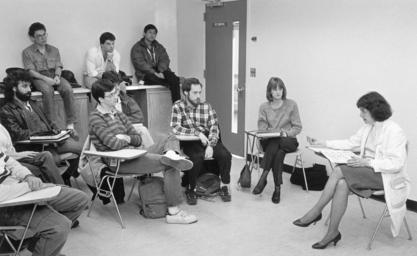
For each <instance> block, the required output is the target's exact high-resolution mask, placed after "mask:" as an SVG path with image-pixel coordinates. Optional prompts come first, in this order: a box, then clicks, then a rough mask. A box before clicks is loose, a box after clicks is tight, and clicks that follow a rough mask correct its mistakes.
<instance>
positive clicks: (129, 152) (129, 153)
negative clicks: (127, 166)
mask: <svg viewBox="0 0 417 256" xmlns="http://www.w3.org/2000/svg"><path fill="white" fill-rule="evenodd" d="M84 154H85V155H90V156H99V157H109V158H116V159H123V160H130V159H134V158H137V157H140V156H142V155H144V154H146V150H142V149H121V150H117V151H90V150H86V151H84Z"/></svg>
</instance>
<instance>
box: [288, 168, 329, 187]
mask: <svg viewBox="0 0 417 256" xmlns="http://www.w3.org/2000/svg"><path fill="white" fill-rule="evenodd" d="M291 168H292V167H291ZM305 172H306V179H307V184H308V189H309V190H316V191H320V190H323V189H324V186H325V185H326V182H327V180H328V179H329V176H327V171H326V166H324V165H321V164H314V165H313V167H309V168H305ZM290 181H291V183H292V184H295V185H300V186H302V188H303V189H304V190H306V186H305V183H304V175H303V169H301V168H295V171H294V172H293V173H292V174H291V178H290Z"/></svg>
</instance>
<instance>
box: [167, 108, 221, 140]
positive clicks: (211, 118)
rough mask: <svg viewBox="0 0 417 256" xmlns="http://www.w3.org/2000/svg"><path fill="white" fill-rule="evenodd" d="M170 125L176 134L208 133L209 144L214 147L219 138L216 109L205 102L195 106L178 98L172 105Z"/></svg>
mask: <svg viewBox="0 0 417 256" xmlns="http://www.w3.org/2000/svg"><path fill="white" fill-rule="evenodd" d="M170 125H171V127H172V128H173V131H174V133H175V134H178V135H198V134H199V133H200V132H202V133H204V134H206V135H207V134H208V140H209V142H210V146H212V147H214V146H215V145H216V144H217V141H218V139H219V125H218V121H217V114H216V111H214V109H213V108H212V107H211V105H210V104H209V103H207V102H203V103H200V104H198V105H197V106H196V107H194V106H192V105H188V104H187V103H186V102H185V101H184V100H179V101H177V102H175V103H174V105H173V106H172V115H171V124H170Z"/></svg>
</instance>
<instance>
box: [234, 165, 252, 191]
mask: <svg viewBox="0 0 417 256" xmlns="http://www.w3.org/2000/svg"><path fill="white" fill-rule="evenodd" d="M251 178H252V172H251V170H250V168H249V165H248V164H247V163H246V164H245V166H243V168H242V171H241V172H240V177H239V180H238V182H237V183H238V184H239V185H240V186H241V187H242V188H250V186H251Z"/></svg>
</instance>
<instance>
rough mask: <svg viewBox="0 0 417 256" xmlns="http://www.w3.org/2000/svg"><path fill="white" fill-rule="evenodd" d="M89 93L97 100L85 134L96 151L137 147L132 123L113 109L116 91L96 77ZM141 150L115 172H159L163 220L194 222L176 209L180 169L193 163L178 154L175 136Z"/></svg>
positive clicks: (107, 82) (183, 169) (115, 101)
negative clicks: (142, 152)
mask: <svg viewBox="0 0 417 256" xmlns="http://www.w3.org/2000/svg"><path fill="white" fill-rule="evenodd" d="M91 93H92V95H93V97H94V99H95V100H96V101H97V102H98V105H97V108H96V109H95V110H94V111H93V112H92V113H91V115H90V124H89V126H90V128H89V133H90V137H91V141H92V142H93V144H94V146H95V148H96V149H97V150H98V151H112V150H120V149H123V148H130V147H139V146H141V143H142V139H141V136H140V135H139V133H138V132H137V131H136V130H135V128H133V126H132V123H131V122H130V121H129V119H128V118H127V117H126V115H125V114H123V113H122V112H119V111H117V110H116V109H115V107H116V103H117V94H118V92H117V90H116V88H115V87H114V84H113V83H112V82H111V81H110V80H106V79H99V80H97V81H96V82H94V83H93V86H92V88H91ZM145 149H146V150H147V153H146V154H145V155H143V156H141V157H139V158H136V159H132V160H128V161H125V162H122V163H121V164H120V169H119V172H120V173H137V174H146V173H157V172H163V174H164V191H165V196H166V199H167V203H168V214H167V215H166V221H167V222H168V223H172V224H190V223H194V222H197V218H196V216H194V215H191V214H188V213H186V212H185V211H183V210H180V209H179V208H178V205H179V204H180V203H181V201H182V192H181V185H180V172H181V171H185V170H188V169H190V168H192V166H193V164H192V162H191V161H189V160H186V159H185V158H184V157H182V156H180V155H179V154H178V152H180V148H179V142H178V140H177V139H176V137H175V136H173V135H169V136H167V137H166V138H165V139H163V140H160V141H159V142H158V143H155V144H154V145H152V146H150V147H148V148H145ZM103 161H104V162H105V163H106V164H107V165H109V166H110V165H111V163H110V162H111V161H109V160H108V159H104V158H103Z"/></svg>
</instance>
